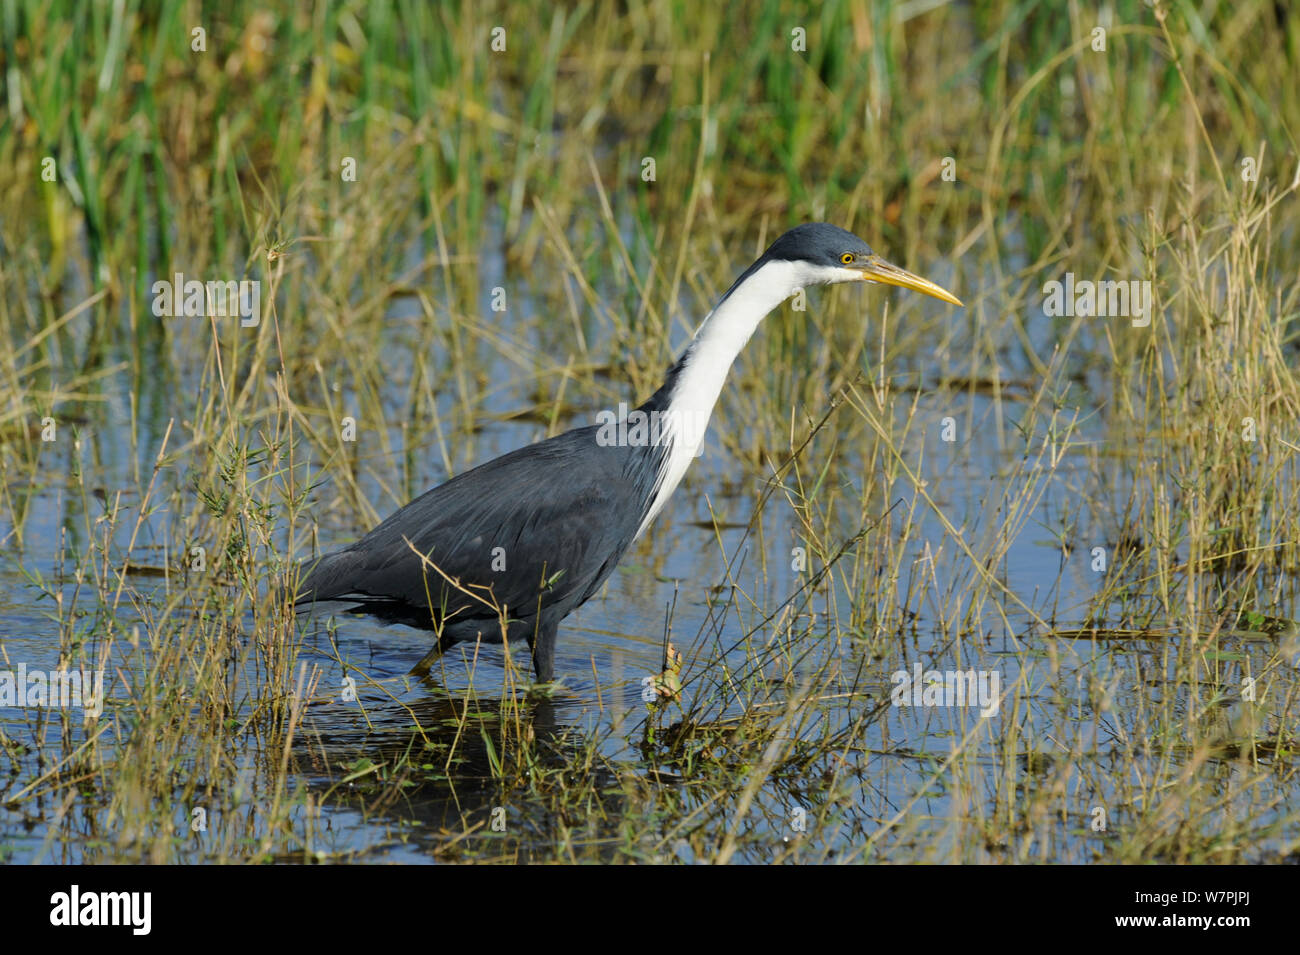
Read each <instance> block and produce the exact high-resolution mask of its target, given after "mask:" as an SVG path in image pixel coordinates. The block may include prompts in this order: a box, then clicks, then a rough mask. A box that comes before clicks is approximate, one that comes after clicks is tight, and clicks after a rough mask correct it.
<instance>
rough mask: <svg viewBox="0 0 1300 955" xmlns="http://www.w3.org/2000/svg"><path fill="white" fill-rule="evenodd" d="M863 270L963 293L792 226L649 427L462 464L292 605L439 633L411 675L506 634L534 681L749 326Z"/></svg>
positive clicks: (587, 434)
mask: <svg viewBox="0 0 1300 955" xmlns="http://www.w3.org/2000/svg"><path fill="white" fill-rule="evenodd" d="M863 281H866V282H880V283H883V284H885V285H898V286H901V287H903V288H908V289H913V290H915V291H918V292H922V293H924V294H926V295H931V296H933V297H935V298H938V299H942V300H943V301H945V302H951V303H952V304H953V305H961V304H962V303H961V302H960V301H958V300H957V298H956V297H954V296H953V295H952V294H950V293H949V292H946V291H944V290H943V289H942V288H940V287H939V286H938V285H935V284H934V283H933V282H930V281H928V280H927V279H923V278H921V277H920V276H918V275H913V274H912V273H911V272H907V271H905V270H903V269H901V268H899V267H898V266H895V265H891V264H889V263H888V262H886V261H884V260H883V259H881V258H880V256H878V255H876V253H874V252H873V251H871V248H870V247H869V246H868V245H867V244H866V243H865V242H863V241H862V240H861V239H859V238H858V237H857V236H855V235H853V233H851V232H846V231H845V230H844V229H841V228H839V227H837V226H833V225H829V224H827V223H824V222H813V223H807V224H805V225H800V226H796V227H795V228H793V229H791V230H790V231H789V232H787V233H785V234H784V235H782V236H781V237H780V238H779V239H777V240H776V241H775V242H773V243H772V245H771V247H769V248H768V250H767V251H766V252H764V253H763V255H762V256H760V257H759V259H758V261H756V262H755V263H754V264H753V265H751V266H750V267H749V268H748V269H746V270H745V271H744V272H743V273H742V274H741V276H740V278H738V279H736V281H735V283H734V284H733V285H732V286H731V288H730V289H728V290H727V293H726V294H725V295H724V296H722V300H721V301H720V302H718V304H717V305H716V306H715V307H714V309H713V311H711V312H710V313H709V315H708V317H707V318H705V320H704V322H703V324H701V325H700V328H699V331H697V332H696V334H695V337H694V338H693V339H692V340H691V343H690V345H688V346H687V348H686V350H685V351H684V352H683V353H682V356H681V357H680V358H678V359H677V361H676V362H675V363H674V364H673V365H672V367H671V368H669V370H668V375H667V377H666V379H665V380H664V383H663V385H662V386H661V387H660V388H659V390H658V391H656V392H655V393H654V394H653V395H651V396H650V398H649V399H648V400H647V401H646V402H645V403H644V404H642V405H641V406H640V407H639V408H638V409H637V410H638V411H640V412H641V413H642V415H643V416H644V417H642V418H641V419H639V420H641V421H646V420H651V421H653V422H655V423H656V424H657V425H658V426H657V427H651V428H649V429H646V428H644V427H642V428H632V429H625V430H622V431H619V432H617V433H618V434H620V435H623V436H624V437H625V438H628V439H627V440H613V441H611V440H610V434H611V431H610V429H609V428H604V429H602V427H601V426H597V425H592V426H588V427H585V428H576V429H574V430H572V431H567V432H565V433H564V434H560V435H556V436H555V437H553V438H547V439H546V440H545V441H539V442H538V443H536V444H531V445H528V446H527V447H524V448H519V449H518V450H516V451H511V452H510V453H508V454H504V455H502V456H501V457H499V458H496V459H495V460H492V461H488V462H487V463H486V464H481V465H479V466H478V467H476V468H474V469H473V470H470V471H465V472H464V473H462V474H458V475H457V476H456V477H454V478H452V479H451V480H450V481H448V482H447V483H445V484H442V485H440V486H438V487H435V488H434V489H433V490H431V491H428V492H426V493H424V494H422V495H421V496H420V497H418V498H416V499H415V500H414V501H412V502H411V503H409V504H407V505H406V506H405V507H403V508H401V509H400V510H398V511H396V512H395V513H394V514H392V515H391V516H389V517H388V518H387V519H386V520H385V521H384V522H383V523H381V524H379V526H377V527H376V528H375V529H374V530H372V531H371V532H370V533H368V534H366V535H365V536H364V537H362V538H361V539H360V540H358V541H357V542H356V543H355V544H352V545H351V546H349V547H345V548H344V549H342V550H339V551H335V552H334V553H331V554H327V555H325V556H324V557H321V558H320V559H319V560H316V561H314V562H313V561H306V562H304V564H303V565H302V572H301V576H300V578H299V584H298V590H297V597H296V600H295V604H296V605H297V606H298V607H299V608H300V609H309V608H310V606H311V605H313V604H316V603H326V604H335V605H336V606H339V607H340V608H341V609H346V610H348V611H354V612H365V613H372V614H376V615H378V616H381V617H384V618H386V619H388V620H395V621H401V622H404V623H408V624H411V625H414V626H419V627H423V628H425V629H429V630H432V631H434V632H435V633H436V634H437V640H436V644H435V646H434V648H433V649H432V650H431V651H430V652H429V654H428V655H427V656H426V657H425V658H424V659H423V660H422V661H421V662H420V663H419V664H418V665H417V666H416V668H415V671H416V672H422V671H425V670H427V669H428V667H429V666H430V665H431V664H432V662H433V661H434V660H436V659H437V656H438V655H439V654H440V653H441V652H443V651H445V650H446V649H447V648H448V647H450V646H452V645H454V644H457V643H461V642H463V641H468V640H476V639H482V640H484V641H486V642H491V643H500V642H501V640H502V639H503V637H504V638H505V639H510V640H518V639H524V640H527V642H528V645H529V647H530V649H531V650H532V654H533V669H534V671H535V672H536V675H537V678H538V680H542V681H547V680H550V679H552V677H553V675H554V658H555V636H556V631H557V629H558V628H559V624H560V621H561V620H563V619H564V618H565V617H566V616H567V615H568V614H569V613H571V612H572V611H573V610H575V609H576V608H577V607H579V606H580V605H582V604H583V603H584V602H586V601H587V600H588V599H589V598H590V597H591V596H592V595H593V594H595V593H596V591H597V590H598V589H599V588H600V586H601V584H603V583H604V582H605V579H606V578H607V577H609V575H610V573H611V572H612V571H613V570H614V567H615V565H616V564H617V563H618V561H619V558H621V557H622V556H623V552H624V551H626V550H627V548H628V545H629V544H631V543H632V542H633V541H634V540H636V539H637V538H638V537H639V536H640V535H641V534H642V533H644V532H645V529H646V527H647V526H649V524H650V522H651V521H653V520H654V518H655V515H657V514H658V513H659V511H660V510H662V509H663V506H664V504H665V502H666V501H667V500H668V497H669V495H670V494H672V492H673V490H674V489H675V488H676V487H677V485H678V484H679V483H680V482H681V480H682V477H683V475H685V473H686V468H687V466H688V465H689V464H690V462H691V459H692V458H694V457H695V456H696V453H697V452H698V451H699V448H700V445H701V442H702V441H703V439H704V430H705V429H704V425H705V424H706V423H707V421H708V418H709V415H710V413H711V412H712V410H713V406H714V404H715V403H716V402H717V400H718V395H719V393H720V392H721V391H722V383H723V380H724V379H725V378H726V377H727V372H728V371H729V370H730V368H731V365H732V362H733V361H734V360H735V358H736V356H737V355H738V354H739V353H740V350H741V349H742V348H743V347H744V346H745V343H746V342H747V341H749V339H750V336H751V335H753V334H754V330H755V329H756V328H757V327H758V323H759V322H760V321H762V320H763V318H764V317H765V316H766V315H767V314H768V313H769V312H771V311H772V310H773V309H774V308H776V307H777V306H778V305H780V304H781V303H782V302H783V301H785V300H786V299H787V298H789V297H791V296H792V295H794V294H795V293H796V292H798V291H799V290H800V289H802V288H805V287H807V286H810V285H835V284H839V283H841V282H863ZM630 418H631V416H630V415H629V419H630ZM646 436H649V440H634V438H642V437H646ZM344 605H346V606H344Z"/></svg>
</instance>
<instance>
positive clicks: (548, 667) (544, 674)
mask: <svg viewBox="0 0 1300 955" xmlns="http://www.w3.org/2000/svg"><path fill="white" fill-rule="evenodd" d="M559 629H560V622H559V621H558V620H554V621H546V620H539V621H538V622H537V626H536V628H535V629H534V630H533V632H532V633H530V634H529V635H528V649H529V650H532V651H533V672H534V673H536V674H537V682H538V683H549V682H551V680H553V679H555V635H556V632H557V631H558V630H559Z"/></svg>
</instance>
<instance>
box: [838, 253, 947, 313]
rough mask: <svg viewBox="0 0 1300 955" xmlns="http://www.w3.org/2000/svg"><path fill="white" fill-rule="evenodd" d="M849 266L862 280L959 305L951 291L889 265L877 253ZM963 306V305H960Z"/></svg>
mask: <svg viewBox="0 0 1300 955" xmlns="http://www.w3.org/2000/svg"><path fill="white" fill-rule="evenodd" d="M849 268H851V269H857V270H858V271H859V272H861V273H862V280H863V281H864V282H880V283H881V284H882V285H897V286H899V287H900V288H910V289H911V290H912V291H914V292H921V293H923V294H925V295H932V296H934V297H935V298H938V299H942V300H943V301H945V302H951V303H952V304H953V305H961V304H962V303H961V299H959V298H958V297H957V296H955V295H953V294H952V293H951V292H949V291H947V290H945V289H942V288H940V287H939V286H937V285H935V284H934V283H933V282H931V281H930V280H929V279H923V278H921V276H919V275H913V274H912V273H911V272H909V271H907V270H906V269H900V268H899V267H898V266H897V265H891V264H889V263H888V262H886V261H885V260H884V259H882V258H881V257H880V256H878V255H873V256H872V257H871V258H869V259H866V260H864V261H862V262H856V263H854V264H853V265H850V266H849ZM962 307H963V308H965V306H964V305H963V306H962Z"/></svg>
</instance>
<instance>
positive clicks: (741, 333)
mask: <svg viewBox="0 0 1300 955" xmlns="http://www.w3.org/2000/svg"><path fill="white" fill-rule="evenodd" d="M842 278H843V276H842V275H841V270H840V269H829V268H824V267H819V266H814V265H810V264H809V263H806V262H788V261H778V260H774V261H771V262H768V263H766V264H765V265H763V266H762V267H761V268H759V269H757V270H756V271H754V272H752V273H751V274H750V275H749V276H748V277H746V278H745V280H744V281H743V282H742V283H741V284H740V285H739V286H737V287H736V288H735V289H734V290H733V291H732V292H731V294H730V295H728V296H727V297H726V298H725V299H723V300H722V302H720V303H719V304H718V306H717V308H715V309H714V310H713V311H712V312H710V313H709V314H708V317H706V318H705V319H704V323H703V324H702V325H700V328H699V331H697V332H696V333H695V338H694V339H692V340H691V343H690V345H689V346H687V348H686V351H685V353H683V355H682V357H681V359H680V360H679V361H678V366H679V367H678V372H677V379H676V381H675V382H674V387H673V390H672V394H671V397H670V399H669V404H668V411H667V414H666V418H667V422H666V429H665V433H666V435H667V440H668V443H669V447H668V456H667V458H666V460H665V461H664V466H663V470H662V473H661V477H660V480H659V482H658V484H657V485H656V488H655V494H654V499H653V501H652V502H651V505H650V510H649V511H648V512H647V514H646V516H645V519H644V520H643V521H642V522H641V526H640V527H639V528H638V529H637V536H638V537H639V536H641V534H642V533H644V532H645V529H646V527H648V526H649V525H650V522H651V521H652V520H654V518H655V515H657V514H658V513H659V511H660V510H662V508H663V506H664V504H665V503H667V501H668V497H669V495H671V494H672V493H673V491H674V490H676V488H677V485H678V484H680V483H681V480H682V477H683V476H685V474H686V469H687V468H688V467H689V466H690V463H691V460H692V459H693V458H695V456H696V455H697V454H699V451H700V447H701V445H702V444H703V443H704V432H705V431H706V430H707V427H708V423H709V416H710V415H711V414H712V413H713V406H714V405H715V404H717V401H718V395H719V394H721V393H722V385H723V382H725V381H726V380H727V372H729V371H730V370H731V365H732V363H733V362H734V361H735V360H736V356H737V355H739V354H740V350H741V349H742V348H744V347H745V343H746V342H748V341H749V339H750V337H751V336H752V335H753V334H754V330H755V329H756V328H758V324H759V322H761V321H762V320H763V319H764V318H765V317H766V316H767V314H768V313H769V312H770V311H772V309H774V308H776V307H777V306H778V305H780V304H781V303H782V302H784V301H785V300H786V299H787V298H789V297H790V296H791V295H793V294H794V293H795V292H797V291H798V290H799V289H800V288H802V287H805V286H808V285H820V284H825V283H827V282H833V281H841V280H842Z"/></svg>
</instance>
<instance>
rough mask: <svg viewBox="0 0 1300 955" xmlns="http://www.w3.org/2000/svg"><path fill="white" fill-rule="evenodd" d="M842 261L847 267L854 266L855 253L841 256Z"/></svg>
mask: <svg viewBox="0 0 1300 955" xmlns="http://www.w3.org/2000/svg"><path fill="white" fill-rule="evenodd" d="M840 261H841V262H843V263H844V264H845V265H852V264H853V253H852V252H845V253H844V254H843V255H841V256H840Z"/></svg>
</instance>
